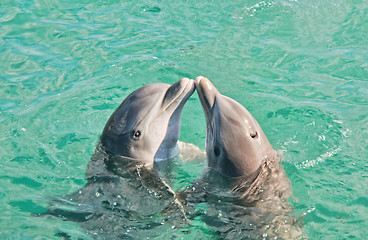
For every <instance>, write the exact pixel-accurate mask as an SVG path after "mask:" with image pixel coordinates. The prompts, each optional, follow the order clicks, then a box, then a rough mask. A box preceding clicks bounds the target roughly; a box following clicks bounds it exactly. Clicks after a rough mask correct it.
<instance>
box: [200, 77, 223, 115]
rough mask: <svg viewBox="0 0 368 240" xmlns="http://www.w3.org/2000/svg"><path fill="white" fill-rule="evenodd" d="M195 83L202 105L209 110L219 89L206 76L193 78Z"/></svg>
mask: <svg viewBox="0 0 368 240" xmlns="http://www.w3.org/2000/svg"><path fill="white" fill-rule="evenodd" d="M195 85H196V88H197V93H198V96H199V99H200V100H201V103H202V106H203V107H204V108H207V110H209V109H210V108H212V106H213V104H214V103H215V99H216V95H217V94H220V93H219V91H218V90H217V89H216V88H215V86H214V85H213V84H212V82H211V81H210V80H209V79H208V78H205V77H203V76H199V77H197V79H196V80H195Z"/></svg>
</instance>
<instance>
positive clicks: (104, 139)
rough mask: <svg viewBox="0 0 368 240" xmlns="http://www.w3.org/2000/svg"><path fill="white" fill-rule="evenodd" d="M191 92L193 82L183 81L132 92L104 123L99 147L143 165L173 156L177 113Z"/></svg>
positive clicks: (180, 111)
mask: <svg viewBox="0 0 368 240" xmlns="http://www.w3.org/2000/svg"><path fill="white" fill-rule="evenodd" d="M194 89H195V85H194V81H193V80H190V79H187V78H183V79H182V80H180V81H178V82H176V83H174V84H173V85H169V84H164V83H153V84H149V85H146V86H143V87H141V88H139V89H137V90H136V91H134V92H132V93H131V94H130V95H129V96H128V97H127V98H126V99H125V100H124V101H123V102H122V103H121V105H120V106H119V107H118V108H117V109H116V110H115V112H114V113H113V114H112V115H111V117H110V119H109V120H108V121H107V123H106V125H105V128H104V130H103V132H102V135H101V137H100V141H101V143H102V146H103V147H104V148H105V149H106V150H107V152H109V153H110V154H112V155H119V156H122V157H125V158H128V159H132V160H137V161H139V162H141V163H143V164H144V165H146V166H152V165H153V162H154V161H158V160H163V159H168V158H172V157H174V156H175V155H176V154H177V153H178V147H177V141H178V139H179V133H180V118H181V113H182V110H183V107H184V104H185V102H186V101H187V100H188V98H189V97H190V96H191V95H192V94H193V92H194Z"/></svg>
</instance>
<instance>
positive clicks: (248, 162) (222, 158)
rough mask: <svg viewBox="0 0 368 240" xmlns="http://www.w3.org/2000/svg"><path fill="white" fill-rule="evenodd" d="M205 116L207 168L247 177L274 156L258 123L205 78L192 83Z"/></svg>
mask: <svg viewBox="0 0 368 240" xmlns="http://www.w3.org/2000/svg"><path fill="white" fill-rule="evenodd" d="M195 85H196V88H197V93H198V96H199V99H200V101H201V104H202V107H203V110H204V114H205V117H206V123H207V130H206V154H207V161H208V166H209V167H210V168H213V169H215V170H216V171H218V172H219V173H221V174H222V175H224V176H227V177H239V176H250V175H251V174H252V173H254V172H256V171H257V170H258V169H259V167H260V166H261V162H262V160H263V159H265V158H266V157H267V156H268V155H271V154H274V153H275V151H274V150H273V149H272V147H271V144H270V143H269V141H268V139H267V137H266V135H265V134H264V132H263V130H262V129H261V127H260V126H259V124H258V122H257V121H256V120H255V119H254V117H253V116H252V115H251V114H250V113H249V111H248V110H247V109H246V108H244V107H243V106H242V105H241V104H240V103H238V102H236V101H235V100H233V99H231V98H229V97H226V96H224V95H222V94H221V93H220V92H219V91H218V90H217V89H216V87H215V86H214V85H213V84H212V82H211V81H210V80H209V79H207V78H205V77H202V76H200V77H197V79H196V81H195Z"/></svg>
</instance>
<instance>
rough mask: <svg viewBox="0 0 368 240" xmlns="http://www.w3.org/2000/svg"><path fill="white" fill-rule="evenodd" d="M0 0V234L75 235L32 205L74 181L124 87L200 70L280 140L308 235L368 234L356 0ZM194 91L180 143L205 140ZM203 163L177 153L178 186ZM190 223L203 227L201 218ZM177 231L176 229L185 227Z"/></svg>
mask: <svg viewBox="0 0 368 240" xmlns="http://www.w3.org/2000/svg"><path fill="white" fill-rule="evenodd" d="M229 2H230V3H223V1H210V2H207V1H134V2H131V1H118V0H110V1H109V0H107V1H78V3H75V1H71V0H44V1H40V0H33V1H32V0H24V1H19V0H2V1H1V2H0V63H1V64H0V139H1V144H0V151H1V160H0V202H1V204H0V212H1V214H0V238H1V239H33V238H38V239H41V238H61V237H62V236H60V234H58V233H60V232H67V233H68V234H69V235H71V236H73V238H77V237H86V236H87V235H86V234H85V233H84V232H83V230H81V228H80V227H79V225H78V224H77V223H73V222H68V221H62V220H60V219H50V218H42V217H36V216H35V215H34V214H32V213H38V212H40V211H44V210H45V209H46V207H47V206H48V201H49V200H48V197H47V196H58V195H62V194H71V193H73V192H75V191H76V190H78V189H79V188H81V187H83V185H84V184H85V171H86V166H87V163H88V162H89V159H90V157H91V155H92V154H93V152H94V149H95V146H96V144H97V140H98V137H99V135H100V133H101V131H102V129H103V126H104V124H105V123H106V121H107V119H108V118H109V116H110V114H111V113H112V112H113V110H114V109H115V108H116V107H117V106H118V105H119V104H120V103H121V101H122V100H123V99H124V98H125V97H126V96H127V95H128V94H129V93H130V92H132V91H133V90H135V89H136V88H138V87H141V86H143V85H145V84H148V83H153V82H165V83H170V84H172V83H174V82H176V81H178V80H179V79H181V78H182V77H189V78H195V77H196V76H198V75H203V76H206V77H208V78H209V79H211V80H212V81H213V83H214V84H215V86H216V87H217V88H218V89H219V90H220V91H221V92H222V93H223V94H225V95H227V96H229V97H231V98H234V99H235V100H237V101H239V102H240V103H241V104H242V105H244V106H245V107H246V108H247V109H248V110H249V111H250V112H251V113H252V114H253V115H254V116H255V118H256V119H257V120H258V122H259V123H260V125H261V126H262V127H263V130H264V132H265V133H266V135H267V136H268V138H269V140H270V142H271V144H272V145H273V147H274V148H275V149H277V150H281V151H283V156H284V162H283V165H284V168H285V170H286V172H287V175H288V177H289V179H290V180H291V184H292V187H293V195H294V196H295V198H294V199H291V200H290V201H291V203H292V204H293V206H294V208H295V211H296V214H297V215H301V216H303V222H304V227H303V232H304V233H305V234H306V235H307V236H308V237H309V239H347V238H351V239H365V238H367V237H368V230H367V227H366V226H367V225H368V164H367V159H368V153H367V150H366V149H367V148H368V140H367V139H368V128H367V125H368V107H367V106H368V47H367V46H368V44H367V42H368V24H366V22H367V19H368V2H367V1H358V0H356V1H342V0H337V1H336V0H335V1H332V0H326V1H317V0H311V1H303V0H299V1H297V0H295V1H287V0H281V1H259V0H258V1H254V0H252V1H229ZM204 139H205V119H204V115H203V113H202V108H201V105H200V103H199V99H198V96H197V95H196V94H194V95H193V96H192V97H191V98H190V100H189V101H188V102H187V104H186V106H185V109H184V112H183V116H182V129H181V141H184V142H188V143H193V144H195V145H197V146H199V147H200V148H201V149H204ZM203 166H204V163H203V162H195V163H183V166H182V171H184V172H183V173H181V174H180V175H179V176H178V182H180V186H178V188H179V187H184V186H186V185H190V184H191V182H192V181H193V179H194V178H196V177H198V176H200V174H201V172H202V168H203ZM190 230H191V231H192V232H197V233H198V234H201V233H202V232H203V233H204V234H207V232H206V231H207V230H206V227H205V226H204V224H201V223H197V224H193V226H192V228H191V229H190ZM183 238H185V235H183Z"/></svg>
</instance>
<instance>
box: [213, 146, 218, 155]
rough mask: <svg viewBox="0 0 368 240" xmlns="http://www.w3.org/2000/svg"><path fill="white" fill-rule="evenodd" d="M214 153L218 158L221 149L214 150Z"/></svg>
mask: <svg viewBox="0 0 368 240" xmlns="http://www.w3.org/2000/svg"><path fill="white" fill-rule="evenodd" d="M213 153H214V154H215V156H216V157H218V156H219V155H220V149H219V148H218V147H215V148H214V149H213Z"/></svg>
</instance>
